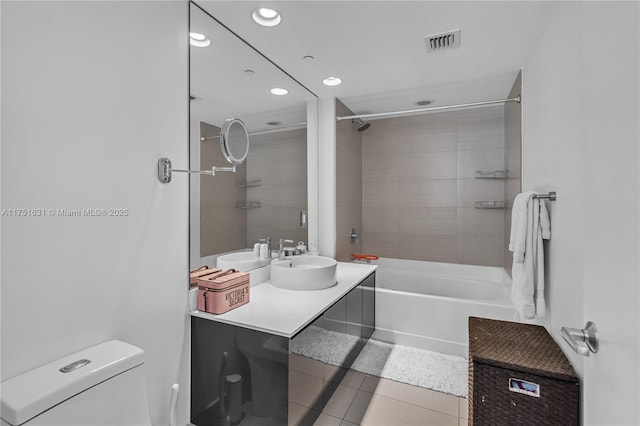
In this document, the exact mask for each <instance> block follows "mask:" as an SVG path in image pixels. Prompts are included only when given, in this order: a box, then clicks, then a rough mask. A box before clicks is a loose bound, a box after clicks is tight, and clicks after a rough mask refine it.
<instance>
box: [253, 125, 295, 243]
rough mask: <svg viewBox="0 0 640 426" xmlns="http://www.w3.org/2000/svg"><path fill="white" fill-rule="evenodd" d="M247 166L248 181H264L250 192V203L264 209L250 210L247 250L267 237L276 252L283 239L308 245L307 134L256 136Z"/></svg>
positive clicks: (284, 132) (286, 132)
mask: <svg viewBox="0 0 640 426" xmlns="http://www.w3.org/2000/svg"><path fill="white" fill-rule="evenodd" d="M247 164H248V165H249V167H248V169H247V180H249V181H251V180H255V179H260V181H261V184H260V186H255V187H249V188H247V189H246V193H247V200H248V201H260V203H261V207H260V208H254V209H248V210H247V213H246V214H247V235H246V243H245V244H246V247H252V246H253V244H254V243H256V242H257V241H258V239H260V238H265V237H271V241H272V248H273V249H274V250H277V249H278V240H279V239H280V238H286V239H291V240H293V241H295V242H298V241H304V242H305V243H306V242H307V228H306V227H305V228H302V227H300V211H301V210H305V211H306V210H307V130H306V129H298V130H289V131H283V132H277V133H268V134H262V135H253V136H252V137H251V150H250V151H249V155H248V157H247Z"/></svg>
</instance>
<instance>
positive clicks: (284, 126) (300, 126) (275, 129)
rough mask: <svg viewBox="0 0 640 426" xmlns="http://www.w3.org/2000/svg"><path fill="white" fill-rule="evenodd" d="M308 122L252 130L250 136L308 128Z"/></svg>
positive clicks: (216, 136) (216, 137)
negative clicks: (292, 128)
mask: <svg viewBox="0 0 640 426" xmlns="http://www.w3.org/2000/svg"><path fill="white" fill-rule="evenodd" d="M306 125H307V122H306V121H301V122H300V123H292V124H283V125H282V126H273V127H266V128H264V129H257V130H252V131H250V132H249V134H250V135H259V134H262V133H271V132H277V131H278V130H282V129H289V128H291V127H299V128H302V127H303V126H306ZM219 137H220V135H215V136H203V137H201V138H200V140H201V141H202V142H204V141H208V140H210V139H218V138H219Z"/></svg>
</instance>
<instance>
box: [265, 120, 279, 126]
mask: <svg viewBox="0 0 640 426" xmlns="http://www.w3.org/2000/svg"><path fill="white" fill-rule="evenodd" d="M267 124H268V125H269V126H279V125H281V124H282V121H267Z"/></svg>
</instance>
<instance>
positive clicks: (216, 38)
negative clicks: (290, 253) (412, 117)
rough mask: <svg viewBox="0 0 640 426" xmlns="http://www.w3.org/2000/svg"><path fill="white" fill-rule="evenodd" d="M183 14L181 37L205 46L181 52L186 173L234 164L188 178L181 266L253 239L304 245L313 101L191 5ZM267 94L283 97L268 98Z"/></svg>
mask: <svg viewBox="0 0 640 426" xmlns="http://www.w3.org/2000/svg"><path fill="white" fill-rule="evenodd" d="M190 15H191V17H190V32H192V33H198V34H203V35H204V36H206V37H207V38H208V39H210V40H211V43H210V44H209V45H208V46H206V47H197V46H193V45H192V46H191V47H190V94H191V103H190V166H191V168H194V169H202V170H207V169H210V168H211V166H212V165H220V164H224V163H226V162H232V163H234V164H239V163H240V162H242V160H244V162H242V164H241V165H237V166H236V173H224V174H219V175H216V177H215V178H213V179H212V178H211V177H210V176H192V177H191V180H190V204H191V208H190V266H191V268H190V269H195V268H197V267H199V266H202V265H208V266H211V267H214V266H216V260H217V257H218V255H220V254H223V253H230V252H236V251H246V250H250V249H253V246H254V244H255V243H257V242H258V240H260V239H265V238H270V239H271V241H274V247H273V249H274V250H273V252H274V253H276V251H277V249H278V243H277V242H278V240H279V239H280V238H284V239H290V240H294V241H295V242H296V243H297V242H298V241H304V242H305V243H308V238H309V237H308V235H307V227H306V224H302V225H301V223H302V222H301V216H303V215H304V216H305V217H306V211H307V139H308V138H307V128H306V122H307V120H308V118H307V103H308V102H316V101H317V98H316V97H315V95H313V94H312V93H311V92H309V91H308V90H307V89H306V88H304V87H303V86H301V85H300V84H299V83H297V82H296V81H295V80H294V79H292V78H291V77H290V76H288V75H287V74H286V73H285V72H283V71H282V70H281V69H279V68H278V67H277V66H275V65H274V64H273V63H271V62H270V61H269V60H267V59H266V58H265V57H263V56H262V55H261V54H259V53H257V52H256V51H255V50H254V49H253V48H251V47H250V46H249V45H247V44H246V43H245V42H244V41H243V40H241V39H239V38H238V37H236V36H235V35H234V34H233V33H232V32H230V31H229V30H228V29H227V28H225V27H224V26H223V25H222V24H220V23H219V22H218V21H217V20H215V19H214V18H213V17H211V16H210V15H209V14H207V13H206V12H205V11H203V10H202V9H201V8H200V7H199V6H198V5H196V4H194V3H191V4H190ZM221 63H222V65H223V66H221ZM273 87H282V88H286V89H287V90H288V91H289V92H288V94H287V95H286V96H274V95H272V94H271V93H270V90H271V89H272V88H273ZM229 117H237V118H238V119H239V120H240V121H241V122H242V123H244V127H245V128H246V129H247V130H248V135H249V136H250V143H249V138H248V137H247V135H246V134H245V133H244V129H243V128H242V126H240V125H239V123H238V122H235V124H232V123H229V122H227V123H228V125H227V126H226V128H225V120H227V119H229ZM237 124H238V125H237ZM237 136H239V138H236V137H237ZM225 141H226V144H225ZM249 145H250V146H251V149H250V150H249V149H248V147H249ZM220 147H223V149H222V150H221V149H220ZM245 264H246V265H256V264H258V263H255V262H246V263H245Z"/></svg>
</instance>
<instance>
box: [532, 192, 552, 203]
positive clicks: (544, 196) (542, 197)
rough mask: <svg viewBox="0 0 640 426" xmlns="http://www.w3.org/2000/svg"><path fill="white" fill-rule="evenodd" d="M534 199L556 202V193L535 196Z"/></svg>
mask: <svg viewBox="0 0 640 426" xmlns="http://www.w3.org/2000/svg"><path fill="white" fill-rule="evenodd" d="M533 198H537V199H539V200H549V201H555V200H556V192H555V191H551V192H549V193H548V194H536V195H534V196H533Z"/></svg>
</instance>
